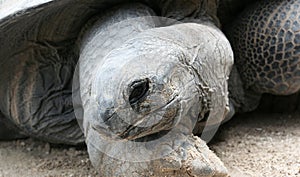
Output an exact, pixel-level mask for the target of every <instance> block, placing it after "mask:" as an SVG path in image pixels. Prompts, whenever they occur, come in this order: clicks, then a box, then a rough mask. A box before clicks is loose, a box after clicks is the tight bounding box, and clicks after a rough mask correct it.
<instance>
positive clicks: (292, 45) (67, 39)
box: [0, 0, 300, 176]
mask: <svg viewBox="0 0 300 177" xmlns="http://www.w3.org/2000/svg"><path fill="white" fill-rule="evenodd" d="M219 3H220V4H219ZM0 4H1V7H0V30H1V33H0V43H1V45H2V47H1V49H0V56H1V60H0V61H1V65H0V67H1V70H0V73H1V75H0V83H1V84H0V97H1V98H2V101H1V102H0V113H1V114H0V139H14V138H20V137H24V136H31V137H34V138H37V139H41V140H44V141H48V142H50V143H62V144H70V145H78V144H81V143H86V145H87V148H88V153H89V157H90V160H91V162H92V164H93V165H94V167H95V168H96V169H97V170H98V171H99V174H101V176H168V175H172V176H226V175H227V173H228V172H227V170H226V168H225V166H224V164H223V163H222V162H221V161H220V160H219V159H218V157H217V156H216V155H215V154H214V153H213V152H211V151H210V150H209V149H208V147H207V145H206V144H205V142H204V141H203V140H206V141H209V140H210V139H211V138H212V136H213V135H214V133H215V132H216V131H217V128H218V127H219V126H220V124H221V123H223V122H225V121H227V120H229V119H230V118H231V117H232V116H233V115H234V114H236V113H239V112H248V111H252V110H254V109H256V108H257V106H258V105H259V101H260V98H261V96H262V94H264V93H270V94H274V95H290V94H297V95H298V92H299V89H300V53H299V52H300V40H299V39H300V32H299V31H300V30H299V29H300V11H299V9H300V7H299V5H300V1H299V0H291V1H280V0H269V1H258V2H254V0H247V1H246V3H243V4H240V3H239V2H238V1H237V0H221V1H220V2H218V1H217V0H172V1H171V0H165V1H162V0H152V1H150V0H139V1H138V0H137V1H129V0H110V1H108V0H100V1H96V0H61V1H54V0H34V1H30V2H28V1H26V0H19V1H16V2H14V1H8V0H4V1H1V2H0ZM238 13H241V14H240V15H239V16H238V17H237V14H238ZM217 14H219V17H220V20H219V19H218V17H217ZM233 19H234V20H233ZM220 21H221V23H220ZM221 29H224V32H225V33H226V36H227V37H225V35H224V34H223V32H222V31H221ZM227 38H228V39H227ZM229 41H230V42H229ZM230 43H231V45H230ZM232 49H233V50H232ZM234 56H235V64H234V62H233V57H234ZM271 97H273V96H271ZM298 100H299V98H298V97H297V98H296V101H295V102H298ZM271 104H272V103H271ZM296 108H297V106H296V107H295V109H296ZM201 133H202V135H201V138H202V139H203V140H201V139H200V138H199V137H197V136H194V135H196V134H201Z"/></svg>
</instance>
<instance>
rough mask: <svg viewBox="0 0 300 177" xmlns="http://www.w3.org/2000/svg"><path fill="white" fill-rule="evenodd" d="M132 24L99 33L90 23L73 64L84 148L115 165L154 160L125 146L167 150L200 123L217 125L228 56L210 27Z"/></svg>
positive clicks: (228, 51) (224, 44)
mask: <svg viewBox="0 0 300 177" xmlns="http://www.w3.org/2000/svg"><path fill="white" fill-rule="evenodd" d="M145 21H146V23H149V22H151V20H149V19H147V20H145ZM152 21H155V20H152ZM137 22H140V19H131V20H130V21H122V22H120V23H117V24H115V25H112V26H111V27H109V28H107V27H104V29H103V26H102V25H101V24H103V21H102V22H101V23H99V24H96V23H95V25H94V27H92V30H90V31H89V32H88V33H89V34H87V37H86V38H85V39H84V41H85V42H83V43H82V44H84V46H83V49H82V50H81V54H80V61H79V62H78V63H79V68H80V69H79V75H80V85H81V86H80V90H81V98H82V105H83V109H84V116H83V117H84V120H83V128H84V132H85V135H86V137H87V139H86V141H87V144H88V145H89V144H90V146H93V147H95V148H96V149H98V150H99V151H102V152H104V153H105V154H108V155H109V156H113V157H115V158H117V159H121V160H129V161H131V160H132V161H147V160H151V159H156V158H160V157H161V155H162V154H160V153H158V154H157V152H153V150H154V149H156V148H152V151H151V152H149V154H145V153H144V154H138V153H137V152H136V151H134V153H133V152H128V151H127V150H128V148H125V147H127V146H130V147H132V146H135V147H142V148H144V147H146V146H148V147H157V146H159V145H160V144H162V143H166V144H172V142H173V141H174V140H175V139H176V138H174V136H177V135H178V134H181V135H182V134H184V135H191V134H192V132H193V130H194V128H195V127H196V124H198V122H200V121H201V120H203V119H205V118H207V119H208V120H210V122H209V123H210V124H214V125H215V124H220V123H221V122H222V120H223V119H224V116H225V114H226V110H227V109H228V96H227V79H228V76H229V72H230V69H231V65H232V63H233V59H232V58H233V56H232V51H231V48H230V45H229V43H228V41H227V40H226V38H225V37H224V35H223V34H222V33H221V32H220V31H219V30H218V29H216V28H213V27H210V26H207V25H200V24H195V23H185V24H174V25H171V26H166V27H153V26H155V25H153V26H151V25H148V26H150V27H149V28H148V29H143V30H142V31H135V30H136V28H135V27H134V25H135V24H138V25H139V26H140V24H139V23H137ZM128 24H131V25H130V26H129V25H128ZM116 29H118V30H119V31H118V33H116V32H115V30H116ZM97 30H99V31H97ZM128 31H131V32H128ZM123 32H124V33H125V34H126V35H123V34H122V33H123ZM128 34H129V35H128ZM108 48H109V49H110V50H108ZM196 131H197V130H196ZM181 140H182V141H181V142H184V140H183V139H181ZM168 142H169V143H168ZM139 143H141V144H139ZM132 144H134V145H132ZM145 144H147V145H145ZM117 147H118V148H117ZM116 148H117V149H118V150H116ZM112 149H114V150H113V151H112ZM172 150H174V148H172V149H171V150H170V151H168V152H169V153H170V152H171V151H172ZM116 151H118V153H116ZM139 152H144V151H139ZM90 154H91V153H90ZM124 154H135V157H134V159H128V156H124ZM131 157H132V156H131ZM95 161H97V160H95Z"/></svg>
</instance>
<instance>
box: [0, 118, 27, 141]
mask: <svg viewBox="0 0 300 177" xmlns="http://www.w3.org/2000/svg"><path fill="white" fill-rule="evenodd" d="M20 138H26V135H25V134H23V133H22V132H21V131H20V130H19V129H18V128H17V127H16V126H15V125H14V124H13V123H12V122H10V120H8V119H6V118H5V117H4V115H3V114H2V113H1V112H0V140H13V139H20Z"/></svg>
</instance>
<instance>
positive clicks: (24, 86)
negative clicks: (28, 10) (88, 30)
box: [0, 41, 84, 145]
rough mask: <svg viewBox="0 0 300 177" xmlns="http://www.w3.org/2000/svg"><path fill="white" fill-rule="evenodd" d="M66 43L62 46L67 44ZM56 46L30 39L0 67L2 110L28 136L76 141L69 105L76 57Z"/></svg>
mask: <svg viewBox="0 0 300 177" xmlns="http://www.w3.org/2000/svg"><path fill="white" fill-rule="evenodd" d="M68 42H70V41H67V42H66V44H65V45H67V46H69V43H68ZM58 46H59V45H57V44H55V43H50V42H44V41H43V42H39V41H34V42H32V44H31V45H30V47H29V48H28V49H26V50H23V51H21V52H20V53H17V54H15V55H14V56H12V58H11V60H10V61H9V62H6V63H4V64H3V65H2V66H3V67H2V66H1V67H0V69H1V70H4V71H3V72H4V73H6V77H0V83H1V85H0V96H1V97H2V96H3V98H4V101H3V102H2V104H3V106H2V105H1V106H2V112H5V113H6V114H7V115H9V117H8V118H9V120H11V121H12V122H14V123H15V125H17V126H18V127H19V128H20V129H22V130H23V131H24V132H26V134H28V135H29V136H31V137H34V138H38V139H41V140H44V141H48V142H51V143H65V144H71V145H73V144H79V143H83V141H84V137H83V133H82V131H81V129H80V127H79V126H78V123H77V120H76V118H75V115H74V112H73V104H72V79H73V70H74V67H75V64H76V60H77V57H76V55H75V54H74V53H72V52H66V51H65V50H62V49H61V48H60V47H58ZM69 51H72V49H69Z"/></svg>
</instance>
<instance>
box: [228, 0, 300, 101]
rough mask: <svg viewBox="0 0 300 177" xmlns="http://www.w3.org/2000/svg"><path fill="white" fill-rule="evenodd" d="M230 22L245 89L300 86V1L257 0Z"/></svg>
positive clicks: (275, 90) (279, 91)
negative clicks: (257, 0)
mask: <svg viewBox="0 0 300 177" xmlns="http://www.w3.org/2000/svg"><path fill="white" fill-rule="evenodd" d="M231 26H232V28H231V29H229V38H230V40H231V44H232V45H233V49H234V52H235V56H236V66H237V68H238V70H239V73H240V74H241V78H242V80H243V84H244V87H245V88H246V89H251V90H254V91H255V92H259V93H270V94H275V95H290V94H294V93H296V92H298V91H299V90H300V1H296V0H292V1H277V0H276V1H259V2H258V3H256V4H254V5H253V6H251V7H249V8H248V9H246V10H245V11H244V12H243V13H242V14H241V15H240V17H239V18H238V20H237V21H236V22H234V24H232V25H231Z"/></svg>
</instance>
